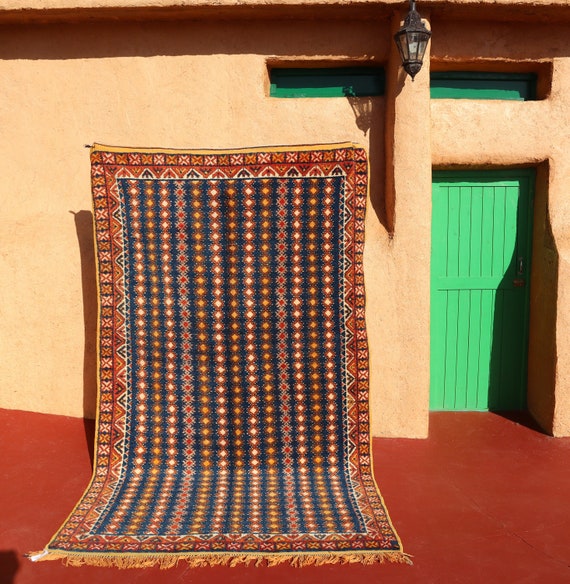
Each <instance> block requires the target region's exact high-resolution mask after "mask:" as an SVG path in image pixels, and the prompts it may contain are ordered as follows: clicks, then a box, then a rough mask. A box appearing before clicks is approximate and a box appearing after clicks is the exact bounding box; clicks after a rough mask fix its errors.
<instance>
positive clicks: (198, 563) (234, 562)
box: [26, 550, 412, 570]
mask: <svg viewBox="0 0 570 584" xmlns="http://www.w3.org/2000/svg"><path fill="white" fill-rule="evenodd" d="M26 557H27V558H29V559H30V560H32V561H33V562H43V561H47V560H61V561H63V563H64V564H65V565H66V566H97V567H107V568H120V569H128V568H151V567H156V566H157V567H159V568H160V569H161V570H166V569H168V568H174V567H176V566H177V565H178V563H179V562H185V563H187V564H188V566H189V567H191V568H204V567H208V566H229V567H231V568H233V567H235V566H239V565H246V566H247V565H249V564H253V565H255V566H268V567H271V566H277V565H279V564H284V563H289V564H290V565H291V566H293V567H295V568H302V567H304V566H322V565H324V564H354V563H360V564H365V565H370V564H376V563H384V562H390V563H404V564H412V559H411V556H410V555H408V554H405V553H404V552H355V553H351V552H346V553H345V552H340V553H328V552H327V553H324V552H323V553H299V554H294V553H283V554H279V553H277V554H271V553H267V554H231V553H225V554H223V553H222V554H216V553H206V554H201V553H194V554H191V553H190V554H105V553H101V554H98V553H84V554H81V553H79V554H78V553H66V552H62V551H57V550H43V551H41V552H31V553H29V554H26Z"/></svg>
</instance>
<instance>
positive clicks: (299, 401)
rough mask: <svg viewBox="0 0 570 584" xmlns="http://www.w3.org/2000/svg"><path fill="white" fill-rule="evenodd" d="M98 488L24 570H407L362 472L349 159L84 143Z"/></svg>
mask: <svg viewBox="0 0 570 584" xmlns="http://www.w3.org/2000/svg"><path fill="white" fill-rule="evenodd" d="M91 165H92V191H93V209H94V220H95V235H96V247H97V266H98V286H99V326H98V362H99V367H98V388H99V397H98V418H97V432H96V444H95V463H94V471H93V478H92V480H91V483H90V484H89V486H88V487H87V489H86V491H85V493H84V495H83V497H82V498H81V500H80V501H79V503H78V504H77V506H76V507H75V509H74V510H73V511H72V513H71V515H70V516H69V517H68V519H67V520H66V521H65V523H64V524H63V526H62V527H61V528H60V529H59V531H58V532H57V533H56V535H55V536H54V537H53V539H52V540H51V542H50V543H49V544H48V546H47V547H46V548H45V549H44V551H43V552H39V553H37V554H34V555H32V559H33V560H47V559H57V558H60V559H63V560H64V561H65V562H66V563H67V564H70V565H81V564H90V565H97V566H117V567H144V566H151V565H155V564H157V565H160V566H161V567H170V566H173V565H175V564H176V563H177V562H178V561H179V560H185V561H187V562H188V563H189V564H190V565H192V566H206V565H215V564H226V565H235V564H237V563H241V562H252V561H253V562H255V563H257V564H259V563H264V564H267V565H273V564H278V563H280V562H283V561H288V562H291V563H292V564H293V565H297V566H302V565H309V564H323V563H329V562H331V563H335V562H364V563H373V562H377V561H379V562H381V561H385V560H387V561H408V558H407V556H406V555H405V554H404V553H403V551H402V546H401V543H400V540H399V538H398V536H397V534H396V532H395V530H394V528H393V526H392V524H391V522H390V519H389V516H388V514H387V511H386V509H385V507H384V504H383V501H382V499H381V497H380V494H379V492H378V489H377V487H376V484H375V481H374V477H373V474H372V459H371V448H370V426H369V400H368V348H367V339H366V329H365V307H364V279H363V268H362V253H363V247H364V216H365V209H366V198H367V178H368V163H367V159H366V153H365V151H364V150H363V149H361V148H359V147H356V146H354V145H351V144H342V145H331V146H318V147H310V148H289V149H287V148H276V149H265V150H262V149H251V150H238V151H222V152H214V151H205V152H185V151H173V150H144V149H119V148H110V147H103V146H95V147H93V149H92V151H91Z"/></svg>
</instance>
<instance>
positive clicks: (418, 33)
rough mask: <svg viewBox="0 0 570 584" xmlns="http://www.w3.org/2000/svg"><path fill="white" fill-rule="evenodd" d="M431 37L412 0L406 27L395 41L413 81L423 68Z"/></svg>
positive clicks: (403, 63)
mask: <svg viewBox="0 0 570 584" xmlns="http://www.w3.org/2000/svg"><path fill="white" fill-rule="evenodd" d="M430 37H431V32H430V31H429V30H428V29H427V28H426V27H425V25H424V23H423V22H422V18H421V16H420V15H419V13H418V12H417V10H416V2H415V0H410V11H409V12H408V15H407V16H406V20H404V26H403V27H402V28H401V29H400V30H399V31H398V32H397V33H396V34H395V35H394V40H395V41H396V46H397V47H398V51H400V58H401V59H402V66H403V67H404V70H405V71H406V73H407V74H408V75H409V76H410V77H411V78H412V81H413V80H414V77H415V76H416V74H417V73H419V71H420V69H421V68H422V63H423V59H424V54H425V52H426V47H427V44H428V41H429V38H430Z"/></svg>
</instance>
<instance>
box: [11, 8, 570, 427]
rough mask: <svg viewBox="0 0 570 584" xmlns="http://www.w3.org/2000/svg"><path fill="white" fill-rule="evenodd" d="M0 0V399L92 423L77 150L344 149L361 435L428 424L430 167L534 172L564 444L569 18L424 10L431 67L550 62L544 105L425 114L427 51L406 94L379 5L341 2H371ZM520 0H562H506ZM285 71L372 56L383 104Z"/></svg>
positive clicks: (88, 301)
mask: <svg viewBox="0 0 570 584" xmlns="http://www.w3.org/2000/svg"><path fill="white" fill-rule="evenodd" d="M15 4H19V5H20V7H21V8H26V6H24V5H23V4H21V3H14V2H12V3H11V2H10V1H9V0H4V2H3V3H2V2H0V22H2V10H6V11H8V12H6V14H9V16H10V23H9V24H4V25H0V39H1V42H0V78H1V79H2V80H3V88H2V97H1V99H0V128H2V131H1V132H0V175H1V176H2V181H0V201H1V205H2V207H1V208H2V213H1V214H0V311H1V315H2V318H1V319H0V327H1V330H0V355H2V357H1V359H0V379H1V380H2V386H1V389H0V407H5V408H14V409H25V410H33V411H40V412H47V413H56V414H65V415H71V416H83V415H86V416H93V414H94V407H95V376H96V371H95V367H96V364H95V352H94V347H95V326H96V288H95V276H94V264H93V248H92V231H91V215H90V209H91V199H90V182H89V151H88V150H86V149H85V148H84V147H83V146H84V144H88V143H92V142H98V143H103V144H110V145H117V146H143V147H144V146H146V147H151V146H164V147H171V148H176V147H180V148H197V149H202V148H236V147H244V146H263V145H267V146H270V145H295V144H314V143H330V142H345V141H353V142H356V143H359V144H362V145H363V146H365V147H366V148H367V149H368V151H369V156H370V162H371V191H370V204H369V209H368V215H367V225H366V229H367V233H366V249H365V273H366V287H367V322H368V333H369V344H370V354H371V402H372V421H373V423H372V431H373V434H374V435H385V436H408V437H425V436H426V435H427V432H428V401H429V274H430V272H429V258H430V225H431V169H432V163H433V165H434V166H435V167H438V168H448V167H453V166H476V167H481V166H484V167H486V166H509V165H519V164H527V165H533V166H539V167H540V169H541V170H540V172H539V177H540V181H541V182H540V185H541V186H540V185H539V188H538V192H537V201H538V203H537V205H538V206H537V212H536V215H535V242H534V245H535V249H534V260H535V261H534V263H533V276H532V283H531V285H532V294H533V300H532V306H531V341H530V342H531V355H530V359H529V407H530V409H531V411H532V413H533V415H535V416H536V417H537V419H538V420H539V421H540V423H541V424H542V425H543V426H544V427H545V428H546V429H547V430H549V431H551V432H553V433H555V434H557V435H563V434H570V336H569V335H568V333H567V331H568V330H570V326H568V325H570V323H568V322H567V321H568V319H569V318H570V317H569V315H570V310H569V306H568V304H569V303H570V292H569V291H568V289H569V287H568V286H565V285H564V283H565V282H569V281H570V248H569V246H570V227H569V226H570V202H568V201H569V199H568V198H567V197H565V193H566V188H567V187H566V185H567V183H568V177H569V176H570V169H569V168H568V164H569V163H568V162H567V158H568V157H567V156H566V153H567V152H568V149H569V145H568V143H567V142H568V140H569V137H568V133H567V132H566V131H565V128H567V127H568V122H569V121H570V120H568V112H569V111H570V108H569V107H568V104H567V103H566V101H567V98H566V96H567V95H569V94H570V59H569V58H568V57H569V55H568V49H567V42H566V41H565V39H567V38H568V33H569V32H570V27H568V26H566V25H556V26H555V27H554V29H553V28H552V27H547V26H546V25H544V24H538V25H534V24H531V23H526V24H525V23H520V22H519V23H517V24H516V25H513V24H508V23H495V24H492V25H491V24H489V23H488V22H487V23H478V22H474V23H473V24H472V25H471V28H470V29H469V31H468V32H467V33H462V34H461V35H458V33H457V32H456V30H455V28H454V25H453V23H452V22H450V21H447V20H446V19H445V18H444V17H446V16H445V13H444V12H441V11H440V12H439V13H438V10H437V7H438V6H439V5H440V4H441V5H445V6H447V5H448V4H449V6H451V7H454V6H456V5H457V6H459V5H462V4H465V5H467V4H469V3H467V2H462V1H460V0H458V1H457V2H450V3H443V2H431V3H429V4H431V5H434V9H433V13H432V19H431V26H432V28H433V29H434V30H436V31H437V33H435V32H434V37H433V43H432V46H431V50H432V58H433V62H432V64H431V65H432V66H433V67H440V68H445V67H449V66H453V64H454V63H463V62H466V61H467V62H470V63H471V65H472V66H473V67H475V68H476V67H479V66H480V65H481V62H482V61H483V62H484V63H485V66H487V65H489V64H490V63H491V62H492V63H493V66H495V67H498V68H499V69H500V68H504V67H505V66H507V67H508V66H510V65H509V62H511V63H516V64H517V66H524V67H527V68H530V69H532V68H533V67H535V66H537V64H541V63H544V64H548V63H549V62H552V84H551V90H550V91H549V95H548V98H547V99H544V100H542V101H537V102H525V103H513V102H505V103H497V102H478V103H473V102H464V101H450V100H438V101H433V102H431V103H430V99H429V67H430V62H429V58H428V59H427V62H426V64H425V65H424V69H423V70H422V72H421V73H420V74H419V75H418V76H417V77H416V80H415V82H413V83H412V82H411V80H410V79H409V78H407V77H406V76H405V75H404V74H403V72H402V70H401V68H400V67H399V61H398V57H397V54H396V51H395V48H394V46H393V43H392V39H391V36H392V34H393V32H394V31H395V30H396V29H397V27H398V26H399V22H400V19H399V15H398V14H396V13H394V12H393V7H392V6H391V5H392V4H395V3H394V2H392V1H391V0H390V1H389V2H383V3H372V2H368V1H365V0H363V2H358V3H355V5H356V4H357V5H358V6H361V5H363V4H364V5H374V6H376V8H378V11H376V12H374V13H371V14H372V15H373V16H374V17H373V18H368V17H367V18H353V19H346V18H342V19H339V18H333V17H332V16H331V18H325V19H323V18H319V19H318V20H317V19H316V18H315V13H312V18H306V19H289V20H284V19H273V18H264V19H263V20H261V21H256V20H254V19H236V20H233V21H227V20H217V21H214V20H210V19H205V20H196V21H191V20H184V19H179V20H154V21H146V20H144V19H141V20H140V21H139V22H129V21H121V20H118V21H113V22H111V21H108V20H105V19H102V20H101V21H94V22H87V21H83V20H81V19H80V20H78V21H76V22H73V23H65V22H59V19H58V18H59V17H58V18H56V19H53V20H52V21H50V22H46V23H42V22H39V20H38V21H37V22H36V21H34V19H30V18H28V16H29V15H28V16H26V17H25V18H24V17H22V18H21V19H20V21H18V20H17V18H16V16H17V15H15V14H16V12H17V6H15ZM141 4H142V3H141ZM144 4H145V6H147V7H149V6H150V7H152V6H155V7H156V6H158V5H162V4H165V5H166V4H168V3H161V2H159V1H158V0H156V2H154V1H151V2H147V3H144ZM178 4H180V5H184V6H186V5H189V4H191V3H190V2H184V1H181V2H179V3H178ZM204 4H205V5H207V4H208V3H207V2H205V3H204ZM221 4H223V5H224V6H225V5H226V4H227V5H230V4H231V2H222V3H221ZM248 4H255V2H249V3H248ZM265 4H280V3H279V2H274V3H271V2H270V3H265ZM284 4H287V3H286V2H285V3H284ZM300 4H303V3H300ZM340 4H343V5H348V3H340ZM426 4H428V3H427V2H426ZM483 4H485V3H483ZM493 4H496V3H495V2H493ZM498 4H501V2H499V3H498ZM526 4H529V5H532V6H533V7H535V8H536V6H539V5H541V4H544V5H548V6H549V7H550V8H552V7H556V6H557V5H558V4H559V3H557V2H555V1H550V2H547V1H546V0H544V1H541V2H532V3H531V2H528V3H527V2H525V1H524V0H521V1H520V2H517V3H516V5H517V6H518V7H519V8H521V6H522V7H524V5H526ZM44 5H45V6H46V7H47V8H50V9H51V8H54V9H55V8H57V9H60V8H65V9H71V8H73V7H74V6H76V7H89V6H93V5H94V3H92V2H88V1H87V0H85V1H83V0H81V1H80V0H77V1H76V2H73V1H72V0H58V1H57V2H56V1H55V0H53V1H50V2H45V3H44ZM97 5H101V6H103V5H104V6H106V7H111V8H112V7H113V6H114V5H115V3H114V2H113V1H112V0H106V1H105V2H103V1H102V2H99V3H97ZM31 8H37V6H35V7H31ZM31 8H30V9H31ZM420 10H421V12H422V16H424V17H425V16H428V12H427V10H423V9H421V7H420ZM489 10H490V11H491V12H490V14H491V15H492V14H493V12H492V10H494V8H493V7H490V8H489ZM14 11H16V12H14ZM26 14H27V13H26ZM66 14H67V13H66ZM252 14H253V13H252ZM343 14H346V13H343ZM438 14H440V15H441V16H438ZM40 20H41V19H40ZM48 20H49V19H48ZM23 21H26V22H23ZM7 22H8V20H6V23H7ZM462 22H463V21H462ZM521 26H522V29H521ZM428 57H429V55H428ZM283 61H287V62H293V63H294V62H299V61H305V62H306V61H314V62H315V63H319V62H320V63H322V62H327V63H332V62H336V61H338V62H342V63H346V62H355V61H374V62H378V63H381V64H384V65H386V70H387V93H386V95H385V96H384V97H379V98H373V99H372V100H371V101H370V104H369V105H370V106H371V112H372V113H371V115H370V117H369V119H366V118H365V117H362V116H361V115H360V114H359V113H358V111H356V110H355V109H353V108H352V107H351V104H350V103H349V102H348V101H347V100H346V99H343V98H340V99H291V100H287V99H275V98H270V97H268V77H267V63H268V62H283ZM505 63H507V65H505ZM521 63H522V65H521ZM547 85H548V87H550V79H548V81H547ZM363 104H364V102H363Z"/></svg>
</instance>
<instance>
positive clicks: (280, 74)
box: [269, 67, 385, 97]
mask: <svg viewBox="0 0 570 584" xmlns="http://www.w3.org/2000/svg"><path fill="white" fill-rule="evenodd" d="M269 78H270V82H271V86H270V90H269V95H270V96H271V97H366V96H373V95H384V86H385V75H384V69H383V68H382V67H334V68H332V67H319V68H286V69H285V68H283V69H281V68H280V69H271V71H270V72H269Z"/></svg>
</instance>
